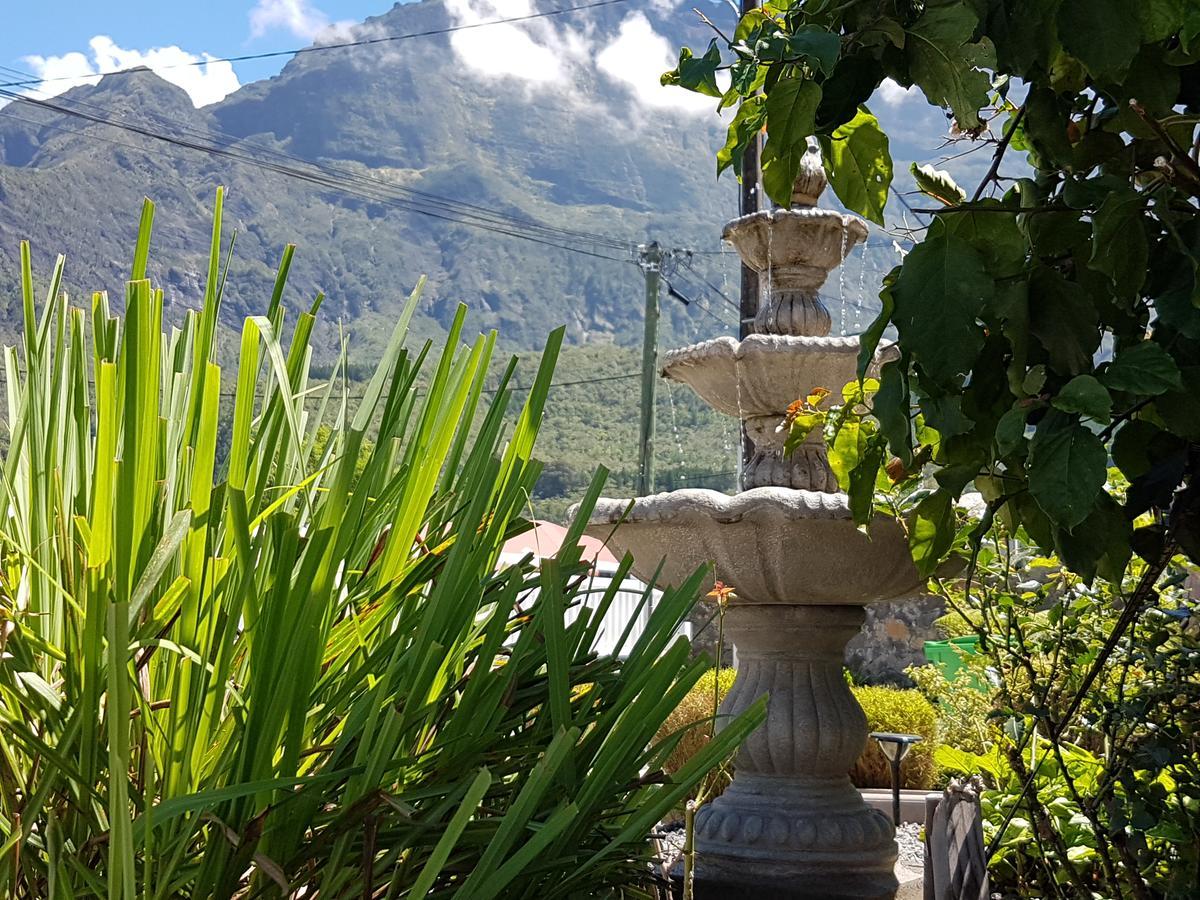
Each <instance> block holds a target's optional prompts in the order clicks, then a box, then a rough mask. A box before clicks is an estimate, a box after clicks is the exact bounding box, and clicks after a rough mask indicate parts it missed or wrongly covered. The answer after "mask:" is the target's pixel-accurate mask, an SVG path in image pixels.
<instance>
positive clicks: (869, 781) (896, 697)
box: [850, 686, 937, 788]
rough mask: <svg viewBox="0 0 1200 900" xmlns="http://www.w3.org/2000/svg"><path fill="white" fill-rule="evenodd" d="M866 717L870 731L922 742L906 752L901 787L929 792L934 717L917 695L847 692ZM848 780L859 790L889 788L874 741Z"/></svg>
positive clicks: (889, 772) (889, 690) (883, 689)
mask: <svg viewBox="0 0 1200 900" xmlns="http://www.w3.org/2000/svg"><path fill="white" fill-rule="evenodd" d="M851 690H852V691H853V692H854V696H855V697H856V698H857V699H858V702H859V704H860V705H861V706H862V708H863V712H865V713H866V714H867V727H868V728H869V729H870V730H871V731H895V732H899V733H902V734H919V735H920V736H921V737H922V738H923V740H922V741H921V742H920V743H919V744H916V745H914V746H913V747H912V749H911V750H909V752H908V755H907V756H906V757H904V765H903V767H902V768H901V784H900V786H901V787H905V788H930V787H932V786H933V784H934V779H935V777H936V775H937V766H936V765H935V763H934V761H933V754H934V750H935V749H936V747H937V713H936V711H935V710H934V708H933V705H932V704H931V703H930V702H929V701H928V700H926V699H925V697H924V696H922V694H921V692H920V691H914V690H903V689H900V688H890V687H872V686H865V687H854V688H851ZM850 780H851V781H853V782H854V784H855V785H856V786H858V787H860V788H878V787H891V785H892V769H891V763H889V762H888V760H887V757H885V756H884V755H883V752H882V751H881V750H880V749H879V746H878V745H877V744H876V742H875V741H874V740H871V741H868V742H867V749H866V750H865V751H864V752H863V755H862V756H860V757H859V758H858V762H857V763H855V764H854V768H853V769H852V770H851V772H850Z"/></svg>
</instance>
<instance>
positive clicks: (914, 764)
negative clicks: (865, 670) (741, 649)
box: [658, 669, 938, 793]
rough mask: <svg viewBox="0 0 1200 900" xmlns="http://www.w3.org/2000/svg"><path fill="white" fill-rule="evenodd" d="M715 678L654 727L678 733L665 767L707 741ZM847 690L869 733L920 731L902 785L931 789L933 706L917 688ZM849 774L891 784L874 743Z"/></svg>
mask: <svg viewBox="0 0 1200 900" xmlns="http://www.w3.org/2000/svg"><path fill="white" fill-rule="evenodd" d="M735 674H736V673H735V671H734V670H733V669H722V670H721V674H720V677H719V684H718V695H719V697H720V698H721V699H724V697H725V695H726V694H727V693H729V689H730V688H731V687H733V680H734V676H735ZM716 677H717V675H716V670H715V669H709V670H708V671H707V672H706V673H705V674H704V675H703V676H702V677H701V678H700V680H699V681H697V682H696V686H695V687H693V688H692V690H691V691H689V692H688V694H687V696H686V697H684V699H683V702H681V703H680V704H679V706H678V707H676V709H675V711H674V712H672V713H671V714H670V716H668V717H667V720H666V722H664V723H663V726H662V728H661V729H659V733H658V738H659V739H660V740H661V739H663V738H665V737H667V736H668V735H673V734H675V733H677V732H680V731H681V730H682V732H683V736H682V738H681V739H680V741H679V744H678V745H677V746H676V748H675V752H674V753H673V754H672V755H671V757H670V758H669V759H668V760H667V762H666V765H665V766H664V768H665V769H666V771H668V772H674V771H677V770H678V769H679V768H681V767H682V766H683V765H684V764H685V763H686V762H687V761H688V760H690V759H691V758H692V757H693V756H694V755H695V754H696V753H697V752H698V751H699V750H701V749H702V748H703V747H705V746H706V745H707V744H708V741H709V734H710V732H709V729H708V728H707V726H706V723H707V722H708V721H709V720H710V719H711V718H712V715H713V679H714V678H716ZM850 690H851V691H852V692H853V694H854V696H855V698H856V699H857V700H858V702H859V704H860V705H861V706H862V708H863V712H865V713H866V716H867V727H868V728H869V729H870V730H871V731H896V732H902V733H904V734H919V735H921V737H922V738H923V739H924V740H922V742H921V743H919V744H917V745H916V746H914V747H913V748H912V750H910V751H909V753H908V756H906V757H905V759H904V767H903V770H902V775H903V786H904V787H906V788H929V787H932V786H933V784H934V782H935V779H936V775H937V766H936V765H935V764H934V761H933V754H934V750H935V749H936V747H937V745H938V727H937V713H936V711H935V710H934V708H933V705H932V704H931V703H930V702H929V701H928V700H926V699H925V697H924V696H922V694H921V692H920V691H916V690H900V689H898V688H889V687H870V686H866V687H860V686H854V685H852V686H851V688H850ZM697 723H699V724H698V726H697ZM689 726H697V727H690V728H689ZM850 778H851V780H852V781H853V782H854V783H855V785H857V786H858V787H863V788H867V787H891V784H892V774H891V768H890V764H889V763H888V761H887V760H886V759H885V758H884V756H883V754H882V753H881V752H880V751H879V748H878V747H877V746H876V745H875V742H874V741H871V742H870V743H869V746H868V747H867V749H866V751H865V752H864V753H863V755H862V756H861V757H859V760H858V762H857V763H856V764H855V766H854V769H853V771H852V772H851V773H850ZM727 783H728V778H727V777H726V778H725V779H723V780H721V781H719V782H718V784H717V788H718V789H717V791H716V793H720V791H721V790H724V788H725V786H726V784H727Z"/></svg>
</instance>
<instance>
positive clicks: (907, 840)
mask: <svg viewBox="0 0 1200 900" xmlns="http://www.w3.org/2000/svg"><path fill="white" fill-rule="evenodd" d="M657 837H658V839H659V841H660V842H661V843H660V847H661V848H662V854H663V858H664V861H665V862H666V863H667V868H668V869H669V868H670V867H671V866H673V865H674V864H675V862H676V860H678V859H679V855H680V854H681V853H682V852H683V828H674V829H671V830H669V831H663V832H659V833H658V835H657ZM896 845H897V848H898V849H899V851H900V864H901V865H903V866H905V867H907V868H910V869H920V868H922V867H924V865H925V845H924V844H922V843H921V826H920V825H918V824H917V823H916V822H906V823H904V824H902V825H901V826H900V827H899V828H897V829H896Z"/></svg>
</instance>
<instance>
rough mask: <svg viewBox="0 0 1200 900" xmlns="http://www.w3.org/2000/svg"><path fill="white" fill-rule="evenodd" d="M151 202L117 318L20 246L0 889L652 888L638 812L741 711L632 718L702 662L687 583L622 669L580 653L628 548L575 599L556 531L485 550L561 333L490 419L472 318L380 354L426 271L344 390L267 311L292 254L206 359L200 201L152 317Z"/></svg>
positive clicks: (504, 516) (671, 786)
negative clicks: (194, 287)
mask: <svg viewBox="0 0 1200 900" xmlns="http://www.w3.org/2000/svg"><path fill="white" fill-rule="evenodd" d="M152 223H153V207H152V206H151V205H150V204H149V203H147V204H146V206H145V208H144V210H143V215H142V220H141V228H140V230H139V235H138V240H137V245H136V248H135V251H134V254H133V263H132V273H131V278H130V280H129V282H128V284H127V285H126V288H125V297H124V298H123V303H121V304H120V308H121V310H122V311H121V312H120V313H119V314H117V313H116V312H115V311H114V306H113V305H112V304H111V303H110V300H109V298H108V297H107V296H106V295H105V294H103V293H98V294H95V295H94V296H93V297H92V298H91V302H90V305H89V306H88V307H87V308H79V307H77V306H74V305H72V304H71V303H70V302H69V301H68V299H67V297H66V296H65V295H63V294H62V292H61V291H60V286H61V280H62V273H63V260H62V258H60V259H59V260H58V263H57V264H56V265H55V267H54V269H53V271H52V272H51V273H50V275H49V278H48V279H47V280H46V281H45V282H44V283H42V284H40V285H37V286H36V287H37V288H38V289H40V294H35V280H34V273H33V267H32V264H31V261H30V252H29V248H28V247H27V246H23V247H22V250H21V273H20V274H21V285H22V291H21V302H22V305H23V320H24V334H23V341H22V343H21V345H20V346H19V347H17V348H8V349H6V350H5V352H4V360H3V363H4V374H5V378H6V384H5V388H6V395H7V396H6V399H7V419H6V424H7V426H8V446H7V449H6V450H5V451H4V453H3V456H2V462H0V510H3V512H4V515H3V518H2V519H0V550H2V557H0V622H2V630H0V650H2V659H0V833H2V838H0V892H2V893H3V894H4V895H5V896H12V897H22V898H50V900H59V898H72V897H107V898H111V900H133V898H135V897H140V898H183V897H188V898H191V897H230V896H239V897H272V896H274V897H279V896H303V897H310V898H312V897H321V898H325V897H328V898H334V897H362V898H371V897H374V898H389V897H396V898H400V897H403V898H411V900H420V898H424V897H449V896H454V897H460V898H471V900H481V898H490V897H512V898H517V897H520V898H529V897H539V898H555V897H568V896H622V895H624V896H645V895H646V893H645V892H646V891H647V890H648V888H647V885H646V873H647V867H646V856H647V854H648V852H649V851H648V849H647V845H646V840H645V836H646V834H647V833H648V831H649V830H650V829H651V827H652V826H653V825H654V824H655V823H656V822H657V821H658V819H659V818H660V817H661V816H662V815H664V814H665V813H666V812H667V811H668V810H670V809H671V808H672V807H673V806H675V805H677V804H678V803H679V802H680V801H681V799H682V798H684V797H685V796H686V795H687V793H688V792H689V790H691V788H692V786H693V784H694V783H695V782H696V781H697V780H698V779H699V778H700V777H702V776H703V774H704V773H705V772H706V771H708V769H710V768H711V767H712V766H713V765H715V764H716V763H717V761H718V760H720V759H723V758H725V757H726V756H727V755H728V754H729V752H730V751H731V749H732V748H733V746H734V745H735V744H736V743H737V742H738V741H739V740H740V739H741V737H743V736H744V735H745V734H746V733H747V732H748V731H749V730H750V729H751V728H753V727H754V726H755V725H756V724H757V722H758V721H760V720H761V716H762V710H761V709H759V710H756V711H754V712H753V713H752V714H750V715H748V716H747V717H745V718H743V719H741V720H738V721H735V722H732V723H729V724H728V726H727V727H726V728H725V729H724V730H723V731H722V732H721V734H720V735H719V736H718V737H717V739H716V740H714V741H712V742H711V743H709V744H708V745H706V747H705V748H704V749H703V750H702V751H700V752H699V753H697V754H696V755H695V756H694V757H693V758H692V760H691V761H690V762H689V763H688V765H686V766H685V767H683V769H681V770H679V771H678V772H676V773H675V774H674V775H673V776H664V775H663V774H662V772H661V768H662V763H663V761H664V760H665V759H666V758H667V757H668V756H669V755H670V753H671V752H672V750H673V749H674V747H675V744H676V743H677V742H678V740H679V737H680V735H678V734H676V735H670V736H668V737H667V738H666V739H663V740H658V741H656V740H655V732H656V730H657V729H658V727H659V725H660V724H661V723H662V722H663V721H664V720H666V718H667V716H668V715H669V714H670V713H671V712H672V711H673V710H674V709H675V708H676V707H677V706H678V705H679V704H680V702H681V701H682V700H683V698H684V697H685V696H686V695H687V693H688V691H689V690H690V689H691V688H692V686H693V685H694V684H695V683H696V681H697V679H698V678H699V677H700V675H701V674H702V672H703V671H704V668H705V663H704V662H703V661H695V662H690V661H689V652H688V646H687V644H686V641H684V640H682V639H677V638H676V637H675V635H676V629H677V627H678V626H679V624H680V623H681V622H682V621H683V620H684V618H685V616H686V615H687V613H688V610H689V608H690V606H691V604H692V601H693V599H694V597H695V596H696V594H697V591H698V588H699V585H700V575H699V574H697V576H696V577H695V578H693V579H691V580H690V581H689V582H688V583H686V584H683V585H680V586H679V588H678V589H677V590H668V591H666V592H665V593H664V594H663V595H662V599H661V601H660V602H659V603H658V604H657V605H656V606H655V608H654V610H653V613H652V614H651V616H650V622H649V627H648V628H647V629H646V630H645V632H644V633H643V634H642V635H641V636H640V637H639V638H637V640H636V641H633V642H631V644H630V645H629V646H626V647H624V648H623V649H624V650H625V651H627V654H628V655H627V658H626V659H625V660H624V661H621V660H619V659H618V658H617V657H615V656H613V657H602V656H597V655H596V654H595V653H593V652H592V649H591V648H592V645H593V641H594V639H595V637H596V634H597V631H598V629H599V627H600V622H601V619H602V617H603V614H604V611H605V610H606V608H607V607H608V605H609V604H610V603H611V601H612V600H613V597H614V595H615V591H616V587H617V586H618V585H619V584H620V582H621V576H623V575H624V574H625V573H626V572H627V571H628V565H629V563H628V561H626V562H625V563H623V564H622V568H621V571H620V573H619V574H618V576H617V577H615V578H613V579H612V587H611V588H610V589H608V590H607V592H605V593H604V594H603V595H598V596H591V597H589V595H588V590H589V588H588V578H587V575H588V564H587V562H586V561H585V560H582V559H581V558H580V553H581V551H580V550H579V549H578V547H577V546H576V545H575V541H574V540H568V541H567V542H566V543H565V544H564V548H563V550H562V551H560V553H559V554H558V555H557V556H555V557H554V558H552V559H546V560H543V561H541V562H540V563H539V564H538V565H537V566H534V565H533V564H532V563H525V564H522V565H517V566H510V567H507V568H502V567H500V566H499V565H498V560H499V554H500V549H501V547H502V545H503V543H504V541H505V540H506V539H507V538H509V537H511V536H512V535H514V534H516V533H518V532H520V531H521V530H522V529H524V528H526V527H528V522H527V521H525V520H524V519H523V518H522V510H523V509H524V508H525V504H526V503H527V498H528V496H529V494H530V492H531V490H532V488H533V485H534V482H535V480H536V478H537V475H538V471H539V466H538V464H537V462H536V461H535V460H534V458H533V456H532V451H533V446H534V440H535V438H536V437H537V432H538V427H539V424H540V422H541V419H542V415H543V411H544V405H545V402H546V395H547V389H548V387H549V385H550V379H551V374H552V371H553V365H554V360H555V357H556V354H557V351H558V347H559V344H560V342H561V339H562V332H561V331H558V332H554V333H553V334H552V335H551V336H550V338H549V340H548V342H547V346H546V352H545V353H544V355H543V360H542V363H541V366H540V369H539V371H538V372H537V375H536V380H535V382H534V386H533V388H532V389H531V390H530V391H529V392H528V395H527V398H526V399H525V401H524V403H523V404H521V405H519V406H518V407H516V409H515V411H514V409H513V407H514V396H513V395H514V391H513V383H512V374H513V370H514V366H515V363H510V365H509V366H508V367H507V368H506V369H505V370H504V373H503V375H502V377H501V378H500V381H499V383H498V384H496V385H490V386H488V391H486V392H485V380H486V378H487V373H488V371H489V363H490V362H491V357H492V355H493V352H494V347H495V340H496V336H495V334H489V335H484V336H478V337H475V338H471V339H467V338H466V337H465V335H466V330H465V323H464V313H463V311H462V310H460V311H459V313H458V315H457V316H456V318H455V319H454V322H453V325H452V327H451V328H450V330H449V334H448V335H447V338H446V341H445V344H444V346H443V347H442V348H441V349H440V351H437V350H435V349H434V348H432V347H430V346H424V347H420V348H416V349H414V348H409V347H408V346H407V345H406V342H405V330H406V325H407V323H408V321H409V319H410V317H411V316H412V314H413V311H414V309H416V307H417V304H418V303H419V298H420V287H419V286H418V289H417V290H416V291H414V292H413V294H412V296H411V297H410V298H409V300H408V302H407V304H406V305H405V307H404V309H403V312H402V313H401V315H400V316H399V320H398V322H397V323H396V327H395V331H394V333H393V334H392V337H391V340H390V342H389V344H388V347H387V350H386V353H385V354H384V355H383V357H382V358H381V359H380V360H379V362H378V365H377V367H376V369H375V371H374V374H373V376H372V377H371V379H370V381H369V383H368V384H367V386H366V388H365V391H363V392H362V393H363V394H364V396H362V397H361V399H359V398H358V397H357V396H356V397H354V398H353V399H352V397H351V391H350V389H349V385H348V383H347V381H346V379H345V378H344V377H343V376H344V372H345V362H346V360H345V358H344V356H343V358H342V359H341V360H340V361H339V364H338V365H337V366H335V369H334V373H333V377H331V378H329V379H327V380H325V381H324V382H321V383H318V382H316V381H314V380H313V379H311V378H310V376H309V364H310V356H311V346H310V337H311V335H312V329H313V325H314V322H315V319H316V316H317V315H318V312H319V308H320V306H321V298H320V297H317V298H316V300H315V301H314V302H313V303H312V304H311V305H309V306H308V307H307V308H306V309H303V310H302V311H301V312H299V314H298V315H293V314H292V313H291V311H290V310H289V308H288V304H287V303H286V302H285V297H286V296H287V294H286V290H285V287H286V279H287V273H288V268H289V265H290V263H291V260H292V248H290V247H289V248H288V249H287V250H285V252H284V253H283V256H282V259H281V261H280V266H279V274H278V278H277V280H276V283H275V289H274V293H273V295H272V296H271V297H270V298H269V300H268V302H267V303H266V308H265V310H264V313H263V315H261V316H255V317H252V318H248V319H246V320H245V322H244V325H243V327H242V331H241V342H240V350H239V353H238V357H237V359H238V361H237V368H236V372H231V373H224V372H222V370H221V368H220V367H219V366H218V365H217V364H216V362H215V360H216V359H217V358H218V355H217V353H216V349H217V348H216V343H217V341H218V335H219V333H220V329H219V328H218V320H219V318H220V307H221V297H222V290H223V286H224V284H225V278H226V275H227V273H228V259H227V256H226V251H227V248H226V246H225V243H224V241H223V238H222V228H221V195H220V194H218V195H217V202H216V209H215V216H214V227H213V232H212V244H211V253H210V260H209V266H208V273H207V278H206V281H205V284H206V289H205V295H204V298H203V302H202V304H201V306H200V308H199V309H197V310H193V311H189V312H188V313H187V314H186V316H185V317H184V318H183V320H182V323H181V324H180V325H179V326H178V327H170V328H167V327H165V326H164V307H163V294H162V291H161V290H159V289H156V288H155V287H153V285H152V283H151V281H150V280H148V278H147V266H148V259H149V251H150V237H151V230H152ZM38 296H44V298H45V299H44V300H43V301H42V302H39V301H38V299H37V297H38ZM284 335H287V339H286V340H285V339H284V337H283V336H284ZM230 389H232V407H233V408H232V420H231V421H230V422H228V423H227V427H228V428H229V429H230V434H229V439H228V446H229V451H228V456H227V458H218V446H219V444H221V443H222V442H220V441H219V440H218V437H219V429H220V428H222V427H223V426H222V424H221V416H220V411H221V408H222V398H223V396H224V395H225V394H226V393H227V391H228V390H230ZM355 393H356V394H357V393H358V392H357V390H356V392H355ZM368 437H369V438H370V440H368V439H367V438H368ZM598 491H599V478H598V479H597V481H596V483H594V484H593V486H592V488H591V491H590V493H589V497H588V501H589V502H585V504H584V509H585V513H586V510H587V508H588V507H589V504H590V501H591V500H592V499H594V498H595V496H596V494H597V493H598ZM581 529H582V521H580V522H578V523H576V525H575V526H574V527H573V528H572V530H571V535H570V536H571V538H575V537H577V536H578V535H579V533H580V531H581ZM585 600H589V601H590V605H588V606H585V603H584V601H585ZM575 612H578V614H577V615H575V614H574V613H575Z"/></svg>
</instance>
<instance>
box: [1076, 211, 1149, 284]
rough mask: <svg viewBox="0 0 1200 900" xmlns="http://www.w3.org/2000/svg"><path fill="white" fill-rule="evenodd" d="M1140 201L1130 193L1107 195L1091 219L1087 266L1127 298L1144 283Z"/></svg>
mask: <svg viewBox="0 0 1200 900" xmlns="http://www.w3.org/2000/svg"><path fill="white" fill-rule="evenodd" d="M1144 203H1145V201H1144V199H1143V197H1142V195H1141V194H1139V193H1138V192H1137V191H1134V190H1129V189H1125V190H1121V191H1114V192H1113V193H1111V194H1109V195H1108V196H1107V197H1106V198H1105V200H1104V202H1103V203H1102V204H1100V208H1099V209H1098V210H1096V213H1095V215H1093V216H1092V258H1091V261H1090V262H1089V263H1088V265H1089V266H1090V267H1091V268H1093V269H1095V270H1096V271H1098V272H1103V273H1104V274H1105V275H1107V276H1108V277H1109V278H1111V279H1112V281H1113V284H1114V285H1115V287H1116V289H1117V293H1118V294H1119V295H1121V296H1125V297H1128V296H1130V295H1132V294H1134V293H1136V292H1137V291H1138V289H1139V288H1141V286H1142V283H1143V282H1144V281H1145V280H1146V264H1147V262H1148V260H1149V257H1150V248H1149V245H1148V243H1147V241H1146V229H1145V228H1143V227H1142V209H1143V207H1144Z"/></svg>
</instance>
